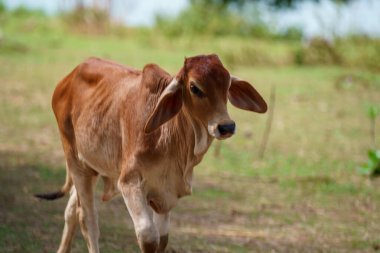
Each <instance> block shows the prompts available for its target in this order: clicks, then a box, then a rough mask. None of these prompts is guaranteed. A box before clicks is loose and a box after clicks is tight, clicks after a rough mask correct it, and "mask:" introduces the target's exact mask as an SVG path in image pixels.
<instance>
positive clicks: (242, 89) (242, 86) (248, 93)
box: [228, 76, 268, 113]
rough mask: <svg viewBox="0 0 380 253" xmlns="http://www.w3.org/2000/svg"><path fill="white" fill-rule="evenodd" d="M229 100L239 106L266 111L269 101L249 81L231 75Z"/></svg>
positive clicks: (254, 110) (259, 111)
mask: <svg viewBox="0 0 380 253" xmlns="http://www.w3.org/2000/svg"><path fill="white" fill-rule="evenodd" d="M228 100H230V102H231V104H233V105H234V106H236V107H237V108H240V109H243V110H248V111H253V112H258V113H264V112H266V111H267V108H268V107H267V103H266V102H265V100H264V99H263V98H262V97H261V95H260V94H259V93H258V92H257V91H256V90H255V88H253V87H252V85H250V84H249V83H248V82H246V81H243V80H240V79H238V78H236V77H233V76H232V77H231V86H230V88H229V90H228Z"/></svg>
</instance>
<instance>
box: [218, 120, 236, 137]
mask: <svg viewBox="0 0 380 253" xmlns="http://www.w3.org/2000/svg"><path fill="white" fill-rule="evenodd" d="M218 130H219V133H220V134H221V135H226V134H233V133H235V123H232V124H224V125H218Z"/></svg>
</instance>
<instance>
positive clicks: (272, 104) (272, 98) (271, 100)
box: [259, 85, 276, 159]
mask: <svg viewBox="0 0 380 253" xmlns="http://www.w3.org/2000/svg"><path fill="white" fill-rule="evenodd" d="M275 104H276V86H275V85H272V89H271V93H270V98H269V112H268V118H267V122H266V125H265V131H264V134H263V138H262V140H261V145H260V149H259V158H260V159H263V158H264V155H265V150H266V148H267V145H268V139H269V135H270V131H271V128H272V122H273V115H274V107H275Z"/></svg>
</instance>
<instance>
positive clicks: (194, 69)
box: [145, 55, 267, 139]
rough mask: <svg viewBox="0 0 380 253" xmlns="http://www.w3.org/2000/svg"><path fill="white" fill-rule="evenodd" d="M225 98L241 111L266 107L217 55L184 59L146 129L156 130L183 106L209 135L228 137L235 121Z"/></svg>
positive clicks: (255, 93)
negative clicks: (231, 116)
mask: <svg viewBox="0 0 380 253" xmlns="http://www.w3.org/2000/svg"><path fill="white" fill-rule="evenodd" d="M228 100H229V101H230V102H231V103H232V104H233V105H234V106H236V107H238V108H240V109H243V110H249V111H253V112H258V113H264V112H265V111H266V110H267V105H266V103H265V101H264V99H263V98H262V97H261V95H260V94H259V93H258V92H257V91H256V90H255V89H254V88H253V87H252V86H251V85H250V84H249V83H248V82H246V81H243V80H240V79H238V78H236V77H231V76H230V74H229V72H228V71H227V70H226V69H225V68H224V66H223V64H222V63H221V61H220V60H219V58H218V56H216V55H202V56H195V57H191V58H186V59H185V63H184V66H183V68H182V69H181V71H180V72H179V74H178V75H177V77H176V78H175V79H174V80H173V81H172V82H171V83H170V84H169V85H168V87H167V88H166V89H165V90H164V92H163V93H162V95H161V97H160V99H159V100H158V103H157V105H156V108H155V110H154V112H153V113H152V115H151V116H150V118H149V120H148V123H147V124H146V127H145V131H146V132H150V131H151V130H154V129H156V128H157V127H159V126H160V125H161V124H163V123H164V122H166V121H167V120H169V119H170V118H171V117H173V116H174V115H176V114H177V113H178V112H179V111H180V110H181V108H182V107H184V109H185V110H186V112H187V113H189V114H190V115H191V116H192V117H193V118H194V119H196V120H197V121H199V122H201V124H202V125H203V126H204V127H205V128H206V129H207V131H208V134H209V135H211V136H213V137H215V138H217V139H225V138H228V137H230V136H232V135H233V134H234V133H235V122H234V121H233V120H232V119H231V118H230V116H229V114H228V111H227V101H228Z"/></svg>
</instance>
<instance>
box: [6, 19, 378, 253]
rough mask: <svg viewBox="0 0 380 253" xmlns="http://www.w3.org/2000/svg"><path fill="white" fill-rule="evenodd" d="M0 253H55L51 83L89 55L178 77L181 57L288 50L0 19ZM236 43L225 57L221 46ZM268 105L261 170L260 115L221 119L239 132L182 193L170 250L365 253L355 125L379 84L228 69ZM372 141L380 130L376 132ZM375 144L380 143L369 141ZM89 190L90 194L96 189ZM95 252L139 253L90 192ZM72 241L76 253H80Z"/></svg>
mask: <svg viewBox="0 0 380 253" xmlns="http://www.w3.org/2000/svg"><path fill="white" fill-rule="evenodd" d="M0 24H1V25H0V28H1V34H2V37H1V39H0V87H1V92H0V252H53V251H54V250H56V248H57V246H58V244H59V240H60V236H61V232H62V227H63V210H64V207H65V205H66V201H67V198H64V199H61V200H57V201H55V202H41V201H37V200H36V199H34V198H33V193H36V192H48V191H52V190H56V189H57V188H58V187H60V186H61V184H62V183H63V181H64V173H65V172H64V159H63V153H62V150H61V146H60V142H59V138H58V131H57V128H56V123H55V120H54V116H53V113H52V110H51V108H50V99H51V94H52V92H53V90H54V88H55V85H56V84H57V82H58V81H59V80H60V79H61V78H62V77H63V76H64V75H66V74H67V73H68V72H69V71H71V70H72V69H73V68H74V67H75V66H76V64H78V63H80V62H81V61H83V60H84V59H85V58H87V57H89V56H98V57H103V58H108V59H112V60H114V61H118V62H120V63H122V64H126V65H130V66H134V67H136V68H142V67H143V66H144V64H146V63H149V62H155V63H159V64H160V65H161V66H162V67H164V68H165V69H167V70H168V71H169V72H171V73H173V74H174V73H176V71H178V70H179V68H180V67H181V64H182V63H183V58H184V56H192V55H196V54H201V53H218V54H219V55H221V58H222V60H225V61H226V62H228V60H227V59H226V58H225V57H226V55H233V53H234V51H233V50H235V48H236V50H238V48H241V47H244V46H252V44H257V45H260V48H261V49H262V50H271V49H273V51H271V54H273V57H276V55H277V54H278V55H285V54H286V52H285V51H284V50H283V47H287V48H292V47H293V46H294V45H292V44H291V43H288V44H287V43H285V42H284V43H281V42H268V43H266V42H262V41H255V40H248V39H245V40H242V39H234V38H224V39H223V38H218V39H200V40H199V41H194V38H192V39H186V38H181V39H178V40H167V39H165V38H162V37H160V36H158V37H152V36H146V35H143V34H141V33H134V32H133V31H130V32H127V33H126V34H124V35H123V36H112V35H107V36H99V35H98V36H94V35H80V34H73V33H68V32H66V31H65V30H64V29H62V28H61V25H60V24H59V22H58V21H56V20H50V19H49V20H47V19H46V18H41V17H34V18H25V17H21V18H18V19H17V20H14V19H7V18H4V17H2V18H0ZM232 45H234V46H232ZM228 67H229V69H230V71H231V73H233V74H234V75H236V76H240V77H241V78H244V79H247V80H249V81H251V83H252V84H254V85H255V87H256V88H257V89H258V90H259V91H260V92H261V93H262V94H263V96H264V97H265V98H266V99H267V100H268V99H269V94H270V90H271V87H272V86H275V87H276V97H277V99H276V105H275V109H274V121H273V127H272V132H271V136H270V139H269V143H268V149H267V152H266V154H265V158H264V159H259V158H258V151H259V146H260V142H261V138H262V135H263V131H264V128H265V122H266V119H267V115H258V114H252V113H248V112H243V111H239V110H236V109H234V108H232V107H230V111H231V114H232V117H233V118H234V120H235V121H236V123H237V126H238V131H237V134H236V135H235V136H234V137H233V138H231V139H229V140H227V141H225V142H223V143H222V144H221V146H220V154H219V156H218V157H217V156H216V147H217V145H215V144H216V143H214V144H213V146H212V147H211V149H210V151H209V152H208V154H207V155H206V157H205V159H204V161H203V162H202V163H201V164H200V165H199V166H198V167H197V168H196V169H195V175H194V187H193V195H192V196H190V197H186V198H184V199H182V200H181V201H180V202H179V205H178V206H177V207H176V208H175V209H174V211H173V214H172V224H171V234H170V236H171V237H170V243H169V244H170V248H171V249H172V251H171V252H178V253H181V252H375V251H378V250H379V249H380V237H379V235H380V226H379V224H380V212H379V210H380V191H379V187H380V182H379V181H378V180H369V179H368V178H366V177H364V176H362V175H360V174H358V173H357V171H356V167H357V166H358V165H360V164H361V163H362V162H364V161H365V160H366V151H367V149H368V148H369V147H370V144H371V141H370V135H369V132H370V125H369V120H368V118H367V115H366V110H367V107H368V105H369V104H370V103H372V104H377V105H379V104H380V74H379V73H377V74H376V73H373V72H372V73H371V72H368V71H365V70H361V69H354V68H350V69H347V68H342V67H334V66H314V67H297V66H294V65H289V64H286V65H282V64H279V65H277V66H275V67H273V66H266V65H260V64H259V65H258V66H242V65H232V64H231V65H228ZM376 126H377V131H378V132H379V131H380V129H379V126H380V124H379V119H378V120H377V122H376ZM377 143H380V139H379V137H377ZM99 190H100V187H99ZM97 200H98V203H97V206H98V207H99V220H100V230H101V238H100V247H101V251H102V252H138V248H137V246H136V245H137V244H136V240H135V235H134V231H133V226H132V221H131V219H130V217H129V215H128V213H127V210H126V208H125V206H124V204H123V201H122V199H121V197H117V198H115V199H113V200H112V201H110V202H109V203H102V202H101V201H100V192H99V193H98V194H97ZM85 249H86V245H85V243H84V240H83V239H82V236H81V234H80V232H79V231H77V235H76V239H75V241H74V245H73V252H85Z"/></svg>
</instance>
